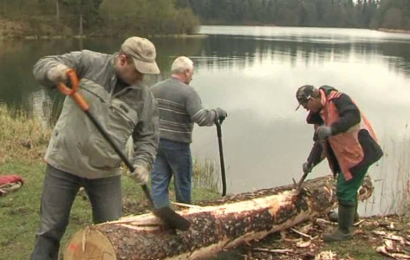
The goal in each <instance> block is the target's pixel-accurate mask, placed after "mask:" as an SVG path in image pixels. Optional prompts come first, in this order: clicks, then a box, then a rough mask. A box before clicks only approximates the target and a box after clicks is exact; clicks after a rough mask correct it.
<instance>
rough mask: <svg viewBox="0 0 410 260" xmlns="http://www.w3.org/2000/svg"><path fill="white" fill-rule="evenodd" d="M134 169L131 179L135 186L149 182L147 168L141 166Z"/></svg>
mask: <svg viewBox="0 0 410 260" xmlns="http://www.w3.org/2000/svg"><path fill="white" fill-rule="evenodd" d="M134 167H135V170H134V171H133V172H132V173H131V178H133V179H134V181H135V182H136V183H137V184H140V185H144V184H147V183H148V180H149V172H148V170H147V168H145V167H144V166H141V165H134Z"/></svg>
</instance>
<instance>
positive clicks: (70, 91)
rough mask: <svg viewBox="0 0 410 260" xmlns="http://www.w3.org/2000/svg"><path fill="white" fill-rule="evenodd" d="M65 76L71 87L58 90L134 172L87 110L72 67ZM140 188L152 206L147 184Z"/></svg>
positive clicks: (131, 170) (87, 107)
mask: <svg viewBox="0 0 410 260" xmlns="http://www.w3.org/2000/svg"><path fill="white" fill-rule="evenodd" d="M67 76H68V78H69V80H70V81H71V86H72V88H69V87H67V86H66V85H65V84H64V83H59V84H57V88H58V89H59V90H60V92H61V93H63V94H64V95H67V96H70V97H71V98H72V99H73V100H74V101H75V102H76V103H77V105H78V106H79V107H80V108H81V110H83V111H84V112H85V114H86V115H87V116H88V118H89V119H90V120H91V122H93V124H94V125H95V127H96V128H97V129H98V131H99V132H100V133H101V135H102V136H103V137H104V139H105V140H106V141H107V142H108V143H109V144H110V145H111V147H112V148H113V149H114V151H115V152H116V153H117V155H118V156H119V157H120V158H121V160H122V161H123V162H124V163H125V165H127V167H128V169H129V170H130V172H134V170H135V167H134V166H133V165H132V164H131V162H130V161H129V160H128V158H127V157H126V156H125V155H124V153H123V152H122V151H121V150H120V149H119V148H118V147H117V145H116V144H115V143H114V142H113V141H112V139H111V137H110V136H109V135H108V133H107V131H105V129H104V128H103V127H102V125H101V124H100V123H99V122H98V121H97V119H95V117H94V116H93V115H92V114H91V113H90V111H89V108H90V106H89V105H88V104H87V102H86V101H85V99H84V98H83V97H82V96H81V94H80V93H78V85H79V84H78V83H79V81H78V78H77V74H76V73H75V71H74V70H72V69H70V70H68V71H67ZM141 188H142V190H143V191H144V194H145V197H146V198H147V199H148V203H149V206H150V207H151V208H154V202H153V200H152V198H151V195H150V192H149V190H148V186H147V185H146V184H144V185H141Z"/></svg>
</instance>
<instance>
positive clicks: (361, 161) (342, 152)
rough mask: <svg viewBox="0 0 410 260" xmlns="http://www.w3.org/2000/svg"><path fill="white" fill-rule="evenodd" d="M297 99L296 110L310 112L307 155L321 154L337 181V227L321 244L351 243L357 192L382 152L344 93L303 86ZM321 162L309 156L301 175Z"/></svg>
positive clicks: (354, 105) (369, 125)
mask: <svg viewBox="0 0 410 260" xmlns="http://www.w3.org/2000/svg"><path fill="white" fill-rule="evenodd" d="M296 99H297V101H298V103H299V105H298V107H297V108H296V109H298V108H299V107H300V106H302V107H303V108H305V109H306V110H307V111H308V112H309V114H308V116H307V119H306V121H307V123H308V124H313V125H314V129H315V133H314V138H313V139H314V140H315V144H314V145H313V147H312V150H311V152H310V154H311V155H313V154H315V155H321V154H324V155H325V156H326V158H327V160H328V161H329V165H330V168H331V170H332V172H333V173H334V175H335V176H336V179H337V184H336V185H337V193H336V195H337V199H338V201H339V209H338V215H336V217H335V218H336V219H337V221H338V227H337V228H336V229H335V230H334V231H333V232H332V233H328V234H324V235H323V240H324V241H325V242H335V241H343V240H348V239H351V238H352V237H353V232H352V229H351V227H352V224H353V222H354V220H355V219H356V220H357V219H358V218H359V216H358V214H357V203H358V201H357V192H358V190H359V188H360V187H361V185H362V184H363V180H364V177H365V175H366V173H367V171H368V169H369V167H370V166H371V165H372V164H373V163H375V162H376V161H378V160H379V159H380V158H381V157H382V156H383V151H382V149H381V147H380V146H379V144H378V143H377V137H376V134H375V132H374V131H373V129H372V126H371V124H370V122H369V121H368V120H367V118H366V116H365V115H364V114H363V113H362V111H360V109H359V108H358V106H357V105H356V103H355V102H353V101H352V99H351V98H350V97H349V96H348V95H346V94H345V93H342V92H339V91H338V90H337V89H335V88H333V87H330V86H326V85H325V86H321V87H320V88H318V89H317V88H315V87H313V86H312V85H304V86H301V87H299V88H298V90H297V91H296ZM318 144H319V145H318ZM310 158H315V159H312V160H311V159H310ZM322 159H323V157H322V156H309V157H308V159H307V162H305V163H303V166H302V169H303V172H304V173H305V174H307V173H309V172H310V171H311V170H312V169H313V167H315V166H316V165H317V164H319V163H320V162H321V160H322Z"/></svg>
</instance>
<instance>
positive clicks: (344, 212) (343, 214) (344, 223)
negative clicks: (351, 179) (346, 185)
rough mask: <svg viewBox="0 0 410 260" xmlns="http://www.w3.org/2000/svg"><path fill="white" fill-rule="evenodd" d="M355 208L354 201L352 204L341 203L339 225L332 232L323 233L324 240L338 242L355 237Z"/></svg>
mask: <svg viewBox="0 0 410 260" xmlns="http://www.w3.org/2000/svg"><path fill="white" fill-rule="evenodd" d="M355 209H356V207H355V204H354V203H352V205H346V204H340V203H339V221H338V224H339V225H338V227H337V228H336V229H335V231H333V232H332V233H328V234H324V235H323V240H324V241H325V242H337V241H344V240H349V239H352V238H353V232H352V225H353V219H354V215H355Z"/></svg>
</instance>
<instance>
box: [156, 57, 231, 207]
mask: <svg viewBox="0 0 410 260" xmlns="http://www.w3.org/2000/svg"><path fill="white" fill-rule="evenodd" d="M171 73H172V76H171V78H169V79H167V80H164V81H162V82H159V83H157V84H156V85H154V86H153V87H152V88H151V91H152V93H153V94H154V96H155V99H156V100H157V103H158V108H159V128H160V144H159V149H158V153H157V157H156V159H155V162H154V168H153V171H152V179H151V184H152V187H151V189H152V198H153V200H154V204H155V206H156V207H157V208H161V207H164V206H169V197H168V187H169V183H170V181H171V178H172V174H173V175H174V184H175V195H176V201H177V202H181V203H186V204H190V203H191V177H192V157H191V149H190V143H191V142H192V130H193V128H194V123H197V124H198V125H199V126H212V125H214V124H215V123H216V122H217V120H220V121H222V120H224V119H225V117H226V116H227V113H226V112H225V111H224V110H223V109H221V108H216V109H212V110H208V109H206V108H204V107H203V106H202V102H201V99H200V97H199V95H198V93H197V92H196V91H195V89H194V88H193V87H191V86H189V83H190V82H191V80H192V76H193V74H194V63H193V62H192V60H191V59H189V58H187V57H184V56H181V57H178V58H177V59H175V61H174V62H173V64H172V66H171Z"/></svg>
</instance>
